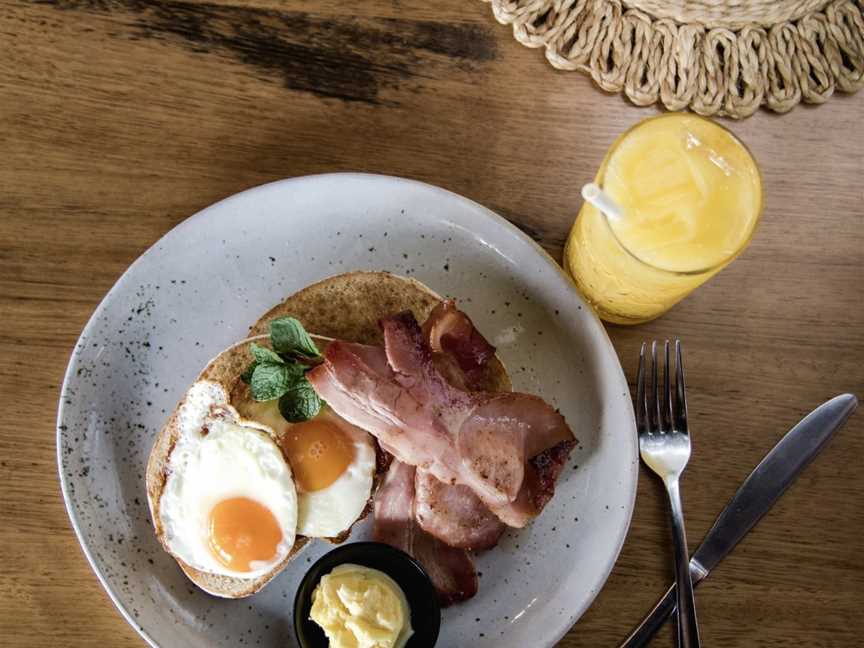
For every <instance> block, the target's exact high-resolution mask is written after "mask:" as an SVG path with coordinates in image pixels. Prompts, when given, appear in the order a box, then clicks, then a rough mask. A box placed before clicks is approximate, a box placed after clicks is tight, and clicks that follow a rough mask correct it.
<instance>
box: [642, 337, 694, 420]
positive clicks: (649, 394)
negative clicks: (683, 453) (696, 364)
mask: <svg viewBox="0 0 864 648" xmlns="http://www.w3.org/2000/svg"><path fill="white" fill-rule="evenodd" d="M646 348H647V343H646V342H643V343H642V349H641V351H640V352H639V371H638V373H637V374H636V427H637V429H638V431H639V433H640V434H642V433H648V434H664V433H666V432H681V433H683V434H687V397H686V396H685V395H684V364H683V362H682V360H681V341H680V340H675V390H674V391H675V394H674V397H673V394H672V391H673V390H672V388H671V384H670V381H671V373H672V363H671V361H670V359H669V340H666V341H665V342H664V344H663V355H664V357H665V361H664V363H663V394H662V396H661V394H660V383H659V373H660V369H659V366H658V362H657V341H656V340H654V341H653V342H651V368H650V371H651V384H650V386H646V384H645V383H646V382H647V378H646V375H645V374H646V371H647V368H646V359H645V350H646Z"/></svg>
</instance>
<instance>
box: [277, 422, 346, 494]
mask: <svg viewBox="0 0 864 648" xmlns="http://www.w3.org/2000/svg"><path fill="white" fill-rule="evenodd" d="M282 449H283V450H284V451H285V455H286V457H287V458H288V463H289V464H290V465H291V470H293V471H294V480H295V482H296V483H297V486H298V487H299V488H300V490H301V491H304V492H307V493H308V492H310V491H316V490H321V489H322V488H327V486H329V485H330V484H332V483H333V482H335V481H336V480H337V479H338V478H339V475H341V474H342V473H343V472H345V469H346V468H347V467H348V466H349V465H350V464H351V462H352V461H354V446H353V444H352V443H351V440H350V439H349V438H348V437H347V436H346V435H345V433H344V432H343V431H342V430H341V429H340V428H339V427H338V426H336V425H334V424H332V423H330V422H328V421H321V420H314V419H313V420H311V421H306V422H304V423H298V424H297V425H292V426H291V427H290V428H289V429H288V433H287V434H285V435H284V436H283V437H282Z"/></svg>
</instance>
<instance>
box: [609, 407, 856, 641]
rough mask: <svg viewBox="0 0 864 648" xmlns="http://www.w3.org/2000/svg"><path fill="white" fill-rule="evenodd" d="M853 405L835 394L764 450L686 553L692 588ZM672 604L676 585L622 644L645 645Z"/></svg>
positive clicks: (769, 504)
mask: <svg viewBox="0 0 864 648" xmlns="http://www.w3.org/2000/svg"><path fill="white" fill-rule="evenodd" d="M856 407H858V399H857V398H855V396H853V395H852V394H841V395H840V396H835V397H834V398H832V399H831V400H829V401H827V402H825V403H823V404H822V405H820V406H819V407H817V408H816V409H815V410H813V411H812V412H810V414H808V415H807V416H805V417H804V418H803V419H801V421H800V422H799V423H798V424H797V425H796V426H795V427H793V428H792V429H791V430H789V432H787V433H786V436H784V437H783V438H782V439H780V442H779V443H778V444H777V445H775V446H774V447H773V448H772V449H771V452H769V453H768V454H767V455H765V458H764V459H762V461H761V462H760V463H759V465H758V466H756V468H755V469H754V470H753V472H752V473H750V476H749V477H747V479H746V480H745V481H744V483H743V484H741V487H740V488H739V489H738V492H737V493H735V496H734V497H733V498H732V499H731V500H730V501H729V503H728V504H727V505H726V508H725V509H723V512H722V513H721V514H720V516H719V517H718V518H717V519H716V520H715V521H714V526H713V527H711V530H710V531H709V532H708V535H706V536H705V539H704V540H703V541H702V544H701V545H699V548H698V549H697V550H696V552H695V553H694V554H693V556H692V557H691V558H690V577H691V578H692V579H693V586H694V587H695V586H696V585H698V584H699V583H700V582H701V581H703V580H705V578H707V577H708V574H710V573H711V570H712V569H714V568H715V567H716V566H717V565H718V564H719V563H720V561H721V560H723V558H725V557H726V556H727V555H728V554H729V552H730V551H732V549H734V548H735V545H737V544H738V543H739V542H740V541H741V539H742V538H743V537H744V536H745V535H747V533H749V532H750V529H752V528H753V527H754V526H755V525H756V523H757V522H758V521H759V520H760V519H761V518H762V516H763V515H765V514H766V513H767V512H768V511H769V510H770V509H771V507H772V506H774V503H775V502H776V501H777V500H778V499H779V498H780V496H781V495H782V494H783V491H785V490H786V489H787V488H788V487H789V485H790V484H791V483H792V482H793V481H795V478H796V477H798V475H799V474H800V473H801V471H802V470H804V468H806V467H807V465H808V464H809V463H810V462H811V461H812V460H813V459H814V458H815V457H816V455H817V454H819V451H820V450H822V448H823V447H825V444H826V443H828V441H829V440H830V439H831V437H832V436H833V435H834V433H835V432H836V431H837V430H839V429H840V428H841V427H842V426H843V424H844V423H845V422H846V419H848V418H849V416H851V414H852V412H854V411H855V408H856ZM675 609H676V603H675V585H672V587H670V588H669V589H668V590H667V591H666V595H665V596H664V597H663V598H662V599H660V601H659V602H658V603H657V605H656V606H655V607H654V609H653V610H651V612H650V613H649V614H648V616H647V617H645V620H644V621H642V623H641V624H640V625H639V627H638V628H636V629H635V630H634V631H633V633H632V634H631V635H630V636H629V637H628V638H627V639H626V641H624V643H623V644H621V648H636V646H644V645H646V644H647V643H648V642H649V641H650V640H651V638H652V637H653V636H654V635H655V634H656V632H657V631H658V630H659V629H660V627H661V626H662V625H663V624H664V623H665V622H666V620H667V619H668V618H669V617H670V616H671V615H672V614H673V613H674V612H675Z"/></svg>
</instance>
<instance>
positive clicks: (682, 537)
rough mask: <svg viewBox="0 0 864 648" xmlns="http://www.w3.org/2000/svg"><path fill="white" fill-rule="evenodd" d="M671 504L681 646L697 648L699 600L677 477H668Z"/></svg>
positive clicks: (679, 641)
mask: <svg viewBox="0 0 864 648" xmlns="http://www.w3.org/2000/svg"><path fill="white" fill-rule="evenodd" d="M666 490H667V492H668V493H669V506H670V508H671V513H672V545H673V547H674V552H675V582H676V583H677V585H678V587H677V588H676V589H677V595H678V645H679V646H682V647H683V648H698V647H699V646H700V641H699V625H698V623H697V622H696V603H695V601H694V600H693V581H692V580H691V579H690V554H689V552H688V551H687V534H686V533H685V532H684V511H683V509H682V508H681V490H680V488H679V487H678V477H677V476H675V477H670V478H668V479H667V480H666Z"/></svg>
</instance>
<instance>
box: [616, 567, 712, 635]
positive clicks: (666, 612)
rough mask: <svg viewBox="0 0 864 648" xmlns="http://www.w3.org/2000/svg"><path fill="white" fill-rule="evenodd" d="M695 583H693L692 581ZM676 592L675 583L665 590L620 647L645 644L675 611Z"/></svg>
mask: <svg viewBox="0 0 864 648" xmlns="http://www.w3.org/2000/svg"><path fill="white" fill-rule="evenodd" d="M694 584H695V583H694ZM677 596H678V593H677V591H676V588H675V585H672V587H670V588H669V589H668V590H666V594H665V595H664V596H663V598H661V599H660V601H659V602H658V603H657V605H655V606H654V609H653V610H651V612H649V613H648V616H646V617H645V619H644V620H643V621H642V623H640V624H639V627H638V628H636V629H635V630H634V631H633V632H632V633H631V635H630V636H629V637H627V639H625V640H624V643H622V644H621V646H620V648H638V647H640V646H645V645H647V644H648V642H649V641H651V639H652V638H653V637H654V635H655V634H657V631H658V630H659V629H660V628H661V627H662V626H663V624H664V623H666V619H668V618H669V617H670V616H672V613H673V612H675V610H676V608H677V607H678V605H677V603H676V598H677Z"/></svg>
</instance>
